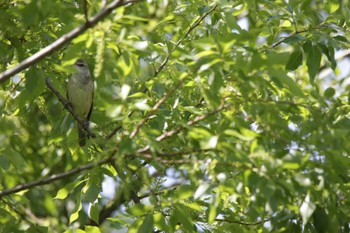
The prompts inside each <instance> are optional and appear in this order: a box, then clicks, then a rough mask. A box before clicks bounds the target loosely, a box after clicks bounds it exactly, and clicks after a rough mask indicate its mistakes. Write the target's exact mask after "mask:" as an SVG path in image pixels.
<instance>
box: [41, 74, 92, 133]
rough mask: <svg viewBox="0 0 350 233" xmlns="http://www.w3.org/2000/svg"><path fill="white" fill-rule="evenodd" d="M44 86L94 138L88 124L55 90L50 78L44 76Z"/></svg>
mask: <svg viewBox="0 0 350 233" xmlns="http://www.w3.org/2000/svg"><path fill="white" fill-rule="evenodd" d="M45 81H46V86H47V87H48V88H49V89H50V90H51V91H52V92H53V93H54V94H55V95H56V96H57V98H58V100H59V101H60V102H61V103H62V104H63V106H64V108H65V109H67V110H68V112H69V113H70V114H71V115H72V116H73V117H74V119H75V120H77V122H78V124H80V126H81V127H82V128H83V129H84V130H85V131H86V132H87V133H88V135H89V137H92V138H95V137H96V135H95V134H94V132H92V131H91V129H90V128H89V125H88V124H84V122H83V121H82V120H81V119H80V117H79V116H78V115H77V114H75V112H74V111H73V108H72V106H71V105H70V103H69V102H68V101H67V100H66V99H65V98H63V96H62V95H61V94H60V93H59V92H58V91H57V90H56V88H55V87H54V86H53V85H52V83H51V80H50V78H46V80H45Z"/></svg>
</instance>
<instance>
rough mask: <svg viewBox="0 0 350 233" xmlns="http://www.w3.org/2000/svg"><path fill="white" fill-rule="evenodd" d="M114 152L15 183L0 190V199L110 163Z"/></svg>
mask: <svg viewBox="0 0 350 233" xmlns="http://www.w3.org/2000/svg"><path fill="white" fill-rule="evenodd" d="M115 152H116V150H114V151H113V152H112V153H111V156H109V157H108V158H105V159H102V160H100V161H98V162H97V163H88V164H85V165H84V166H81V167H77V168H74V169H72V170H70V171H67V172H63V173H59V174H54V175H51V176H49V177H47V178H44V179H39V180H36V181H33V182H29V183H26V184H20V185H17V186H15V187H13V188H10V189H6V190H3V191H0V199H1V198H2V197H4V196H8V195H10V194H14V193H18V192H20V191H23V190H26V189H31V188H34V187H36V186H42V185H45V184H50V183H52V182H54V181H56V180H61V179H64V178H67V177H70V176H73V175H75V174H79V173H80V172H82V171H86V170H90V169H92V168H94V167H96V166H101V165H103V164H107V163H110V162H111V161H113V160H114V157H113V156H114V153H115Z"/></svg>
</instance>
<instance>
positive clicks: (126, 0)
mask: <svg viewBox="0 0 350 233" xmlns="http://www.w3.org/2000/svg"><path fill="white" fill-rule="evenodd" d="M141 1H142V0H115V1H113V2H111V3H110V4H109V5H108V6H107V7H106V8H104V9H102V10H101V11H100V12H99V13H97V14H96V15H95V16H94V17H92V18H91V20H89V21H88V23H86V22H85V23H84V24H82V25H81V26H80V27H77V28H74V29H73V30H72V31H70V32H69V33H67V34H65V35H63V36H61V37H60V38H58V39H57V40H56V41H55V42H53V43H52V44H50V45H48V46H46V47H45V48H43V49H42V50H40V51H39V52H37V53H35V54H33V55H32V56H30V57H28V58H26V59H24V60H23V61H21V62H20V63H19V64H17V65H16V66H14V67H12V68H10V69H8V70H5V71H4V72H2V73H0V83H1V82H4V81H6V80H7V79H9V78H10V77H12V76H13V75H15V74H17V73H19V72H21V71H22V70H24V69H26V68H28V67H29V66H31V65H33V64H36V63H37V62H39V61H40V60H42V59H43V58H44V57H46V56H48V55H50V54H52V53H54V52H55V51H56V50H58V49H60V48H61V47H62V46H63V45H65V44H66V43H68V42H70V41H71V40H73V39H74V38H76V37H77V36H79V35H81V34H82V33H83V32H85V31H86V30H87V29H89V28H92V27H93V26H95V25H96V24H97V23H98V22H99V21H101V20H102V19H104V18H105V17H106V16H107V15H109V14H110V13H111V12H112V11H113V10H114V9H116V8H119V7H121V6H125V5H128V4H131V3H137V2H141Z"/></svg>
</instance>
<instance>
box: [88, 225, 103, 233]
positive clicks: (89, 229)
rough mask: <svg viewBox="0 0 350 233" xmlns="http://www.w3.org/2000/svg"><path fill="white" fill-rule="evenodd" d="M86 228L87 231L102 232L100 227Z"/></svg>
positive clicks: (92, 232) (90, 232) (91, 232)
mask: <svg viewBox="0 0 350 233" xmlns="http://www.w3.org/2000/svg"><path fill="white" fill-rule="evenodd" d="M84 228H85V232H86V233H101V230H100V228H99V227H95V226H85V227H84Z"/></svg>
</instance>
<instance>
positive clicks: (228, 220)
mask: <svg viewBox="0 0 350 233" xmlns="http://www.w3.org/2000/svg"><path fill="white" fill-rule="evenodd" d="M270 220H271V219H270V218H268V219H264V220H262V221H258V222H242V221H237V220H231V219H225V218H223V219H221V218H216V219H215V221H217V222H228V223H236V224H240V225H244V226H256V225H260V224H263V223H265V222H268V221H270Z"/></svg>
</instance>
